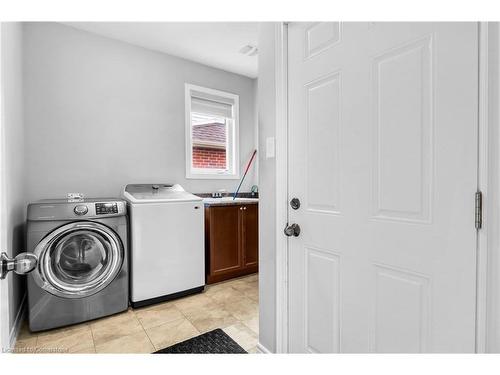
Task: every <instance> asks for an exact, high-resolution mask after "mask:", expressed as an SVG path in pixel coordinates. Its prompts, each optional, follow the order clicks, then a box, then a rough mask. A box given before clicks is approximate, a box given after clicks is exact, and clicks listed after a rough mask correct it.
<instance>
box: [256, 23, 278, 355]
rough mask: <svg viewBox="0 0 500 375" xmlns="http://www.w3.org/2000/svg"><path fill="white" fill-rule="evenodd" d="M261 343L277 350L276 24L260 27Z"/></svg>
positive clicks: (272, 350) (270, 349) (271, 349)
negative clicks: (271, 149)
mask: <svg viewBox="0 0 500 375" xmlns="http://www.w3.org/2000/svg"><path fill="white" fill-rule="evenodd" d="M258 45H259V79H258V94H257V97H258V116H259V130H258V137H259V150H261V152H259V285H261V288H260V289H259V310H260V311H259V315H260V316H259V343H260V344H261V345H262V346H264V347H265V348H266V349H267V350H269V351H271V352H275V351H276V337H275V333H276V262H275V258H276V246H275V245H276V224H275V223H276V160H275V159H274V158H272V159H266V157H265V149H266V139H267V138H268V137H275V135H276V132H275V127H276V98H275V94H276V82H275V80H276V77H275V24H274V23H262V24H261V26H260V30H259V42H258Z"/></svg>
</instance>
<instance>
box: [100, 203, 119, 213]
mask: <svg viewBox="0 0 500 375" xmlns="http://www.w3.org/2000/svg"><path fill="white" fill-rule="evenodd" d="M95 213H96V215H109V214H117V213H118V204H117V203H116V202H108V203H96V204H95Z"/></svg>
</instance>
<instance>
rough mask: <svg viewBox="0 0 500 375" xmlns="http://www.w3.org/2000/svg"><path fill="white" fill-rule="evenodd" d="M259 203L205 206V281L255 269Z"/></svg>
mask: <svg viewBox="0 0 500 375" xmlns="http://www.w3.org/2000/svg"><path fill="white" fill-rule="evenodd" d="M258 220H259V219H258V205H257V204H255V203H251V204H229V205H209V206H206V207H205V256H206V257H205V268H206V275H207V277H206V281H207V284H212V283H216V282H219V281H222V280H226V279H231V278H233V277H238V276H242V275H246V274H249V273H254V272H257V271H258V260H259V257H258V254H259V225H258Z"/></svg>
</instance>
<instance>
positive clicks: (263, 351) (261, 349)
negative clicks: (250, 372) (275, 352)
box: [257, 342, 272, 354]
mask: <svg viewBox="0 0 500 375" xmlns="http://www.w3.org/2000/svg"><path fill="white" fill-rule="evenodd" d="M257 350H258V351H259V353H261V354H272V352H271V351H270V350H269V349H268V348H266V347H265V346H264V345H262V344H261V343H260V342H259V343H257Z"/></svg>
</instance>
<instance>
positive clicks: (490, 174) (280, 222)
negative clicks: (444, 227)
mask: <svg viewBox="0 0 500 375" xmlns="http://www.w3.org/2000/svg"><path fill="white" fill-rule="evenodd" d="M488 25H489V23H488V22H479V56H478V58H479V72H478V77H479V111H478V113H479V114H478V116H479V118H478V126H479V137H478V163H479V166H478V189H479V190H480V191H481V192H482V193H483V202H484V204H483V218H488V217H492V215H491V213H492V212H493V210H494V209H495V207H494V206H493V202H492V200H488V187H489V186H488V185H489V184H490V185H492V186H491V187H492V188H500V187H499V186H496V185H497V184H495V183H494V170H495V169H498V168H499V167H500V160H496V159H495V158H492V157H491V156H492V155H493V151H494V148H498V147H500V142H499V141H497V140H495V141H493V142H494V143H493V144H492V143H491V142H492V140H489V138H488V133H489V132H490V133H491V130H492V129H493V128H494V127H495V128H498V126H499V124H498V123H497V122H496V121H493V120H492V119H490V118H489V111H488V103H489V101H490V100H491V99H492V98H489V91H490V90H489V87H488V86H489V81H490V76H489V70H488V59H489V55H488V51H489V38H488ZM287 45H288V26H287V23H286V22H281V23H278V24H277V25H276V27H275V49H276V50H275V77H276V228H277V233H276V352H277V353H287V352H288V300H289V296H288V293H289V290H288V239H287V237H285V236H284V235H283V232H282V230H283V228H284V227H285V225H286V223H287V221H288V95H287V80H288V74H287V63H288V54H287ZM494 82H495V83H496V81H494ZM490 85H491V84H490ZM495 104H496V105H498V103H495ZM495 134H496V132H495ZM473 200H474V197H471V204H473ZM499 224H500V223H498V222H497V221H496V220H485V222H484V225H483V228H482V229H481V230H479V232H478V236H477V292H476V352H477V353H486V352H489V351H491V349H490V346H489V345H488V343H489V341H490V338H489V337H488V333H489V332H492V331H491V330H489V329H488V328H489V327H491V325H492V324H494V323H495V322H493V321H490V320H491V319H488V318H489V316H488V309H489V301H490V300H491V299H492V298H493V293H495V290H493V288H491V287H488V280H490V278H491V273H492V272H493V271H495V270H493V269H492V268H490V265H489V264H488V256H487V255H488V253H490V254H491V252H492V251H495V252H496V251H498V248H499V247H498V246H497V244H494V243H491V241H490V242H489V241H488V230H489V231H493V230H495V229H498V228H499V226H498V225H499ZM493 332H496V331H493Z"/></svg>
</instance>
